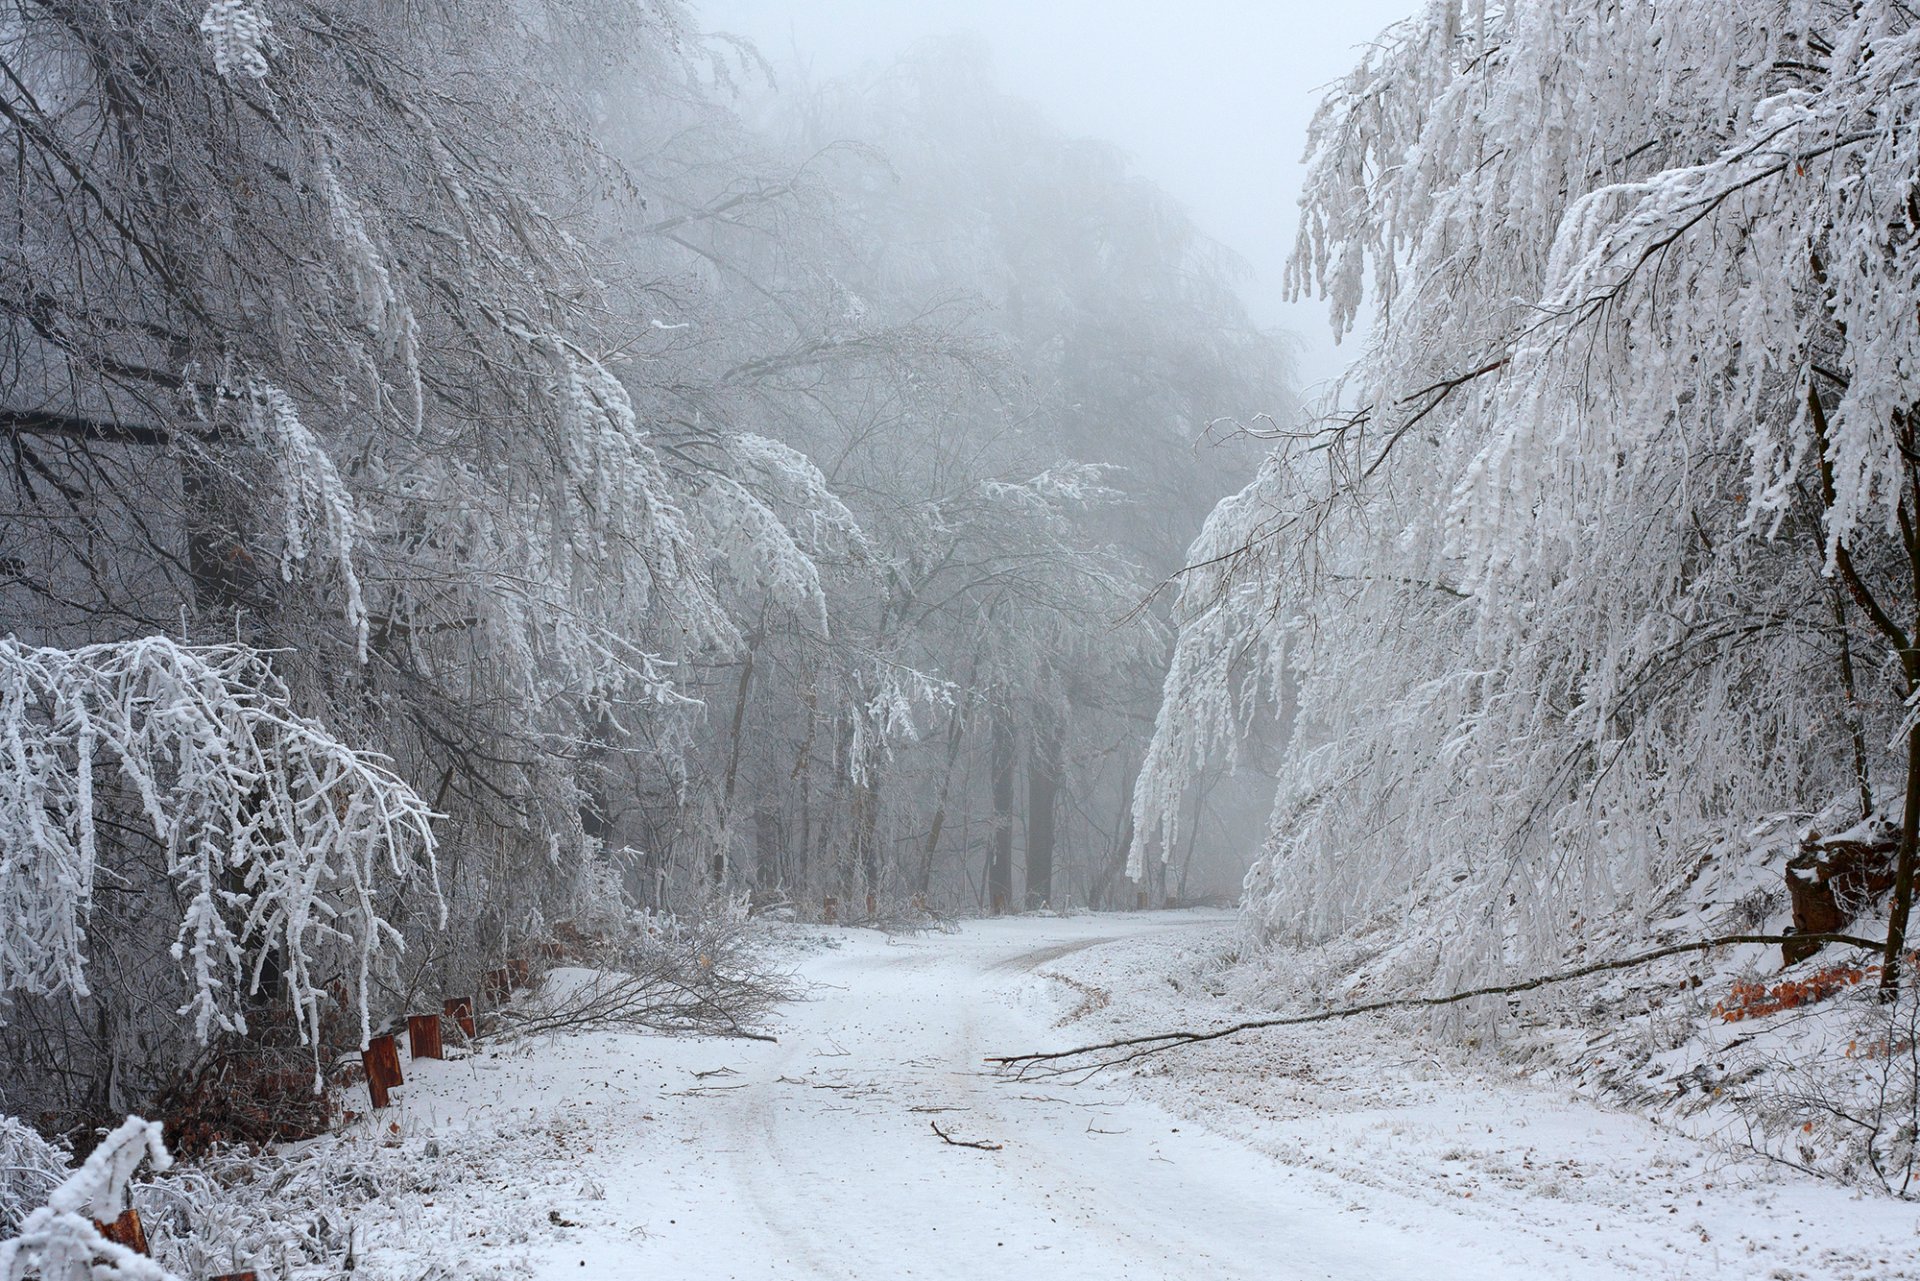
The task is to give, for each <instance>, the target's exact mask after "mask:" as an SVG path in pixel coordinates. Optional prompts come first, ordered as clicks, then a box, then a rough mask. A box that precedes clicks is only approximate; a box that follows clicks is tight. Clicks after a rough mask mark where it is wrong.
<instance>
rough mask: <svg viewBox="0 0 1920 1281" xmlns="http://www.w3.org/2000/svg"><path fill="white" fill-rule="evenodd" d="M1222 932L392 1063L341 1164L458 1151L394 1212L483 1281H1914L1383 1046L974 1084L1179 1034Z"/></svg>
mask: <svg viewBox="0 0 1920 1281" xmlns="http://www.w3.org/2000/svg"><path fill="white" fill-rule="evenodd" d="M1229 919H1230V918H1229V917H1227V916H1226V915H1225V914H1206V913H1161V914H1141V915H1117V916H1115V915H1106V916H1082V917H1076V918H1071V919H1065V920H1059V919H1048V918H1039V917H1024V918H1018V919H1010V920H999V921H989V922H973V923H969V924H967V925H966V926H964V927H963V928H962V929H961V931H960V932H959V933H957V934H948V935H941V934H927V935H922V936H917V937H908V938H896V939H891V940H889V939H887V938H886V937H884V936H882V935H880V934H877V933H872V932H869V931H860V930H833V931H825V932H815V933H816V936H817V937H816V940H815V941H814V942H813V943H811V944H810V945H808V946H807V947H805V948H804V949H803V950H802V952H801V954H800V960H799V962H798V964H799V976H800V978H801V979H802V980H803V981H804V982H805V983H806V984H807V986H808V989H809V993H810V995H809V998H808V999H806V1000H802V1001H799V1002H796V1003H794V1004H792V1005H790V1006H788V1007H786V1009H785V1010H784V1011H783V1013H782V1015H781V1017H780V1020H779V1023H778V1025H777V1027H776V1029H775V1030H776V1031H777V1032H778V1033H779V1040H778V1042H777V1043H774V1044H769V1043H763V1042H755V1041H739V1040H713V1039H674V1038H662V1037H648V1036H637V1035H628V1034H612V1033H594V1034H586V1035H573V1036H553V1037H543V1038H536V1039H533V1040H528V1041H521V1042H515V1043H511V1044H508V1045H506V1046H501V1047H494V1048H490V1049H483V1051H482V1052H481V1053H480V1054H478V1055H476V1056H474V1057H472V1058H468V1059H464V1060H460V1061H454V1062H448V1063H445V1064H420V1065H415V1068H416V1070H415V1072H414V1077H413V1079H412V1081H411V1082H410V1084H409V1086H408V1087H407V1089H406V1091H405V1097H404V1099H403V1102H402V1105H401V1107H402V1117H401V1120H400V1122H398V1123H395V1124H389V1122H388V1117H389V1116H391V1115H392V1114H382V1115H381V1117H380V1119H379V1123H378V1129H377V1130H376V1131H374V1132H373V1133H371V1134H370V1137H371V1138H373V1139H374V1140H376V1141H379V1142H384V1143H388V1144H400V1145H402V1146H408V1147H410V1146H412V1145H414V1144H417V1143H421V1142H424V1141H425V1140H426V1139H427V1137H428V1136H429V1135H431V1136H433V1137H434V1138H435V1140H436V1142H437V1143H438V1144H439V1149H440V1150H441V1151H445V1152H449V1153H453V1154H458V1153H461V1152H463V1151H464V1152H472V1153H475V1154H485V1159H484V1161H480V1160H478V1159H477V1160H476V1166H475V1169H476V1171H479V1170H480V1169H483V1168H485V1169H491V1170H494V1171H496V1173H492V1174H478V1173H477V1174H476V1175H475V1176H472V1177H469V1178H467V1179H465V1180H463V1181H461V1182H459V1183H458V1184H455V1183H453V1182H451V1181H449V1182H446V1183H443V1184H442V1185H441V1186H440V1187H439V1189H438V1190H437V1191H436V1192H434V1193H433V1196H432V1198H431V1199H427V1200H425V1201H424V1202H422V1203H419V1206H418V1208H417V1209H415V1210H412V1211H406V1210H403V1209H401V1207H396V1209H397V1210H400V1212H401V1213H403V1214H405V1215H406V1216H407V1217H409V1218H410V1219H411V1221H413V1222H415V1223H416V1224H423V1225H427V1226H426V1232H427V1233H428V1235H430V1236H434V1237H438V1238H439V1239H440V1240H442V1241H444V1242H447V1243H449V1244H453V1245H454V1247H455V1249H456V1250H457V1251H459V1252H460V1253H461V1254H462V1255H463V1257H470V1258H474V1259H484V1260H487V1261H489V1262H491V1263H493V1264H495V1265H497V1266H500V1267H503V1268H504V1269H505V1270H504V1271H502V1272H501V1273H499V1275H502V1276H515V1275H527V1274H528V1273H529V1272H530V1273H531V1275H533V1276H535V1277H539V1278H543V1279H547V1281H553V1279H557V1278H562V1277H565V1278H576V1279H577V1278H586V1277H591V1278H661V1279H662V1281H666V1279H669V1278H671V1279H674V1281H678V1279H680V1278H698V1279H700V1281H722V1279H732V1278H755V1279H760V1281H806V1279H810V1278H846V1279H849V1281H892V1279H893V1278H904V1277H915V1278H948V1277H950V1278H967V1279H968V1281H979V1279H980V1278H1000V1277H1008V1278H1029V1277H1031V1278H1042V1279H1044V1281H1074V1279H1077V1278H1101V1279H1103V1281H1105V1279H1110V1278H1117V1277H1137V1278H1156V1279H1164V1281H1175V1279H1179V1278H1209V1279H1213V1278H1233V1277H1259V1278H1262V1279H1263V1281H1290V1279H1302V1278H1337V1279H1338V1281H1365V1279H1367V1278H1395V1279H1406V1281H1414V1279H1421V1281H1424V1279H1426V1278H1452V1277H1460V1278H1469V1277H1470V1278H1506V1277H1513V1278H1527V1279H1528V1281H1535V1279H1536V1278H1568V1279H1570V1281H1571V1279H1582V1278H1596V1279H1598V1278H1618V1277H1629V1276H1631V1277H1675V1278H1678V1277H1687V1278H1703V1277H1728V1278H1733V1277H1742V1278H1744V1277H1777V1278H1815V1277H1823V1278H1824V1277H1832V1278H1862V1277H1874V1278H1888V1277H1892V1276H1896V1275H1897V1276H1902V1277H1904V1276H1909V1275H1912V1273H1911V1271H1910V1270H1909V1268H1908V1261H1909V1259H1910V1258H1911V1256H1912V1253H1913V1243H1914V1241H1915V1240H1916V1237H1915V1235H1914V1234H1915V1231H1916V1229H1920V1219H1916V1216H1915V1213H1914V1211H1913V1208H1912V1207H1911V1206H1903V1205H1900V1204H1899V1203H1896V1202H1891V1201H1885V1200H1880V1199H1876V1198H1867V1199H1864V1200H1863V1199H1860V1198H1855V1197H1851V1196H1849V1195H1848V1194H1847V1193H1846V1192H1845V1191H1844V1190H1843V1189H1839V1188H1836V1187H1833V1186H1831V1185H1824V1186H1821V1185H1813V1184H1810V1183H1808V1182H1807V1181H1806V1180H1804V1179H1801V1178H1800V1176H1797V1175H1784V1176H1783V1175H1781V1174H1778V1173H1775V1172H1771V1171H1767V1170H1761V1171H1759V1172H1758V1173H1757V1174H1755V1175H1753V1176H1752V1177H1751V1178H1749V1177H1747V1176H1746V1175H1742V1174H1741V1173H1740V1172H1739V1171H1737V1170H1734V1169H1729V1168H1728V1165H1727V1161H1726V1159H1725V1158H1724V1157H1716V1156H1714V1155H1713V1154H1712V1153H1711V1152H1709V1151H1708V1150H1707V1149H1706V1148H1704V1147H1702V1145H1700V1144H1699V1143H1698V1142H1697V1141H1695V1140H1692V1139H1688V1138H1686V1137H1685V1136H1683V1135H1678V1134H1674V1133H1672V1132H1670V1131H1667V1130H1664V1129H1660V1128H1658V1127H1654V1126H1652V1125H1649V1124H1648V1123H1647V1122H1646V1121H1645V1120H1643V1119H1641V1118H1636V1117H1633V1116H1631V1115H1625V1114H1621V1113H1617V1112H1612V1111H1608V1110H1606V1109H1603V1108H1599V1107H1596V1106H1594V1105H1592V1104H1589V1103H1584V1102H1581V1101H1579V1100H1570V1099H1569V1098H1568V1097H1567V1094H1566V1092H1565V1090H1564V1088H1562V1087H1557V1086H1553V1085H1552V1084H1550V1083H1541V1084H1528V1083H1525V1082H1520V1081H1516V1080H1513V1079H1512V1078H1510V1077H1507V1076H1504V1075H1502V1074H1500V1073H1499V1072H1497V1071H1489V1072H1486V1073H1484V1074H1482V1073H1478V1072H1477V1071H1476V1070H1475V1069H1473V1068H1472V1067H1471V1066H1470V1065H1469V1066H1467V1067H1465V1068H1463V1067H1461V1065H1459V1064H1454V1063H1448V1064H1445V1065H1441V1064H1440V1062H1439V1060H1438V1059H1437V1058H1435V1057H1434V1053H1433V1052H1432V1051H1430V1050H1428V1049H1421V1048H1419V1047H1416V1046H1411V1045H1408V1044H1406V1043H1404V1042H1397V1041H1395V1040H1394V1039H1393V1036H1392V1033H1391V1032H1388V1031H1386V1030H1385V1029H1381V1028H1375V1029H1371V1030H1366V1029H1361V1028H1358V1027H1357V1026H1353V1025H1349V1027H1348V1028H1347V1029H1346V1030H1344V1031H1342V1032H1340V1033H1338V1034H1337V1036H1338V1038H1339V1039H1333V1037H1334V1034H1329V1035H1328V1037H1327V1038H1325V1039H1321V1040H1318V1041H1316V1040H1314V1039H1312V1038H1311V1037H1307V1036H1290V1037H1288V1038H1287V1040H1286V1041H1285V1042H1284V1044H1282V1045H1278V1046H1275V1045H1264V1046H1263V1045H1250V1046H1245V1047H1242V1048H1241V1050H1240V1051H1239V1052H1237V1054H1220V1055H1216V1056H1215V1057H1214V1058H1212V1059H1208V1058H1205V1057H1199V1056H1196V1057H1195V1058H1192V1059H1185V1058H1183V1059H1181V1060H1180V1061H1179V1063H1178V1065H1177V1070H1176V1071H1174V1072H1173V1073H1171V1074H1170V1075H1167V1076H1164V1077H1158V1078H1155V1079H1153V1080H1151V1081H1150V1082H1140V1081H1137V1080H1134V1079H1132V1078H1127V1077H1114V1078H1112V1079H1107V1078H1096V1079H1095V1080H1093V1081H1089V1082H1081V1083H1071V1082H1063V1081H1019V1080H1009V1079H1006V1078H1004V1077H1002V1076H999V1075H996V1074H995V1073H993V1072H992V1071H990V1070H989V1069H988V1068H987V1067H986V1066H985V1065H984V1063H983V1059H984V1058H985V1057H986V1056H987V1055H989V1054H992V1053H997V1052H1006V1051H1019V1050H1026V1049H1032V1048H1036V1047H1056V1046H1059V1045H1061V1044H1071V1043H1076V1042H1080V1041H1084V1040H1088V1039H1100V1038H1102V1037H1104V1036H1108V1035H1113V1034H1114V1033H1115V1032H1116V1031H1126V1030H1137V1029H1136V1028H1133V1027H1132V1024H1133V1023H1135V1022H1137V1021H1138V1020H1139V1018H1141V1017H1143V1016H1142V1015H1141V1013H1140V1011H1142V1010H1145V1011H1149V1012H1150V1013H1149V1014H1148V1015H1147V1016H1146V1017H1151V1018H1154V1019H1159V1020H1166V1019H1173V1018H1177V1017H1179V1012H1180V1011H1182V1010H1185V1011H1186V1012H1187V1016H1188V1017H1190V1018H1192V1019H1193V1020H1195V1021H1198V1022H1207V1023H1211V1022H1212V1021H1214V1020H1215V1019H1216V1018H1219V1017H1220V1015H1221V1012H1220V1011H1218V1010H1214V1009H1211V1008H1210V1007H1209V1006H1208V1004H1207V998H1206V997H1205V996H1204V994H1202V993H1199V992H1195V991H1193V989H1192V988H1191V986H1188V984H1190V983H1191V980H1192V972H1191V969H1190V968H1189V969H1186V970H1182V967H1181V965H1180V961H1179V958H1180V955H1181V953H1182V952H1183V951H1184V952H1185V953H1186V954H1187V957H1188V959H1189V960H1191V958H1192V957H1193V956H1194V955H1197V954H1205V955H1214V954H1217V952H1218V950H1219V949H1220V948H1222V947H1224V946H1228V945H1230V943H1231V939H1232V934H1231V931H1230V930H1229V929H1228V928H1227V925H1228V922H1229ZM1170 983H1172V984H1176V985H1180V986H1181V990H1180V991H1179V992H1177V993H1176V992H1173V991H1172V990H1171V989H1170V988H1169V986H1168V985H1169V984H1170ZM1143 1085H1150V1086H1151V1089H1150V1090H1143V1089H1142V1088H1141V1087H1142V1086H1143ZM1149 1095H1152V1096H1154V1097H1157V1098H1158V1099H1160V1100H1161V1103H1164V1104H1165V1106H1164V1107H1163V1106H1162V1105H1161V1103H1156V1102H1153V1101H1150V1099H1149V1097H1148V1096H1149ZM1168 1109H1172V1110H1168ZM1193 1118H1203V1120H1196V1119H1193ZM935 1124H938V1125H939V1126H940V1128H941V1129H943V1130H945V1131H946V1132H947V1133H948V1134H949V1135H950V1136H951V1138H952V1139H954V1140H956V1141H957V1142H960V1143H984V1144H990V1145H998V1146H997V1147H991V1148H974V1147H965V1146H956V1145H954V1144H950V1143H948V1142H946V1141H944V1140H943V1139H942V1138H941V1137H940V1136H939V1135H938V1134H936V1133H935V1132H934V1129H933V1126H934V1125H935ZM501 1172H504V1176H503V1173H501ZM1789 1264H1790V1265H1791V1266H1786V1265H1789ZM407 1275H413V1273H407Z"/></svg>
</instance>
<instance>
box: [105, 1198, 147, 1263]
mask: <svg viewBox="0 0 1920 1281" xmlns="http://www.w3.org/2000/svg"><path fill="white" fill-rule="evenodd" d="M93 1226H94V1227H96V1228H98V1229H99V1231H100V1235H101V1236H103V1237H105V1238H106V1239H107V1240H109V1241H111V1242H113V1243H114V1244H115V1245H118V1246H125V1247H126V1248H127V1249H129V1250H132V1251H133V1252H134V1253H135V1254H152V1253H153V1251H151V1250H149V1249H148V1248H147V1228H146V1225H145V1224H143V1223H141V1222H140V1211H138V1210H136V1209H134V1208H133V1207H132V1206H128V1207H127V1208H126V1209H124V1210H122V1211H121V1212H120V1217H119V1218H117V1219H115V1220H114V1221H113V1222H111V1223H103V1222H101V1221H100V1220H99V1219H95V1220H94V1221H93Z"/></svg>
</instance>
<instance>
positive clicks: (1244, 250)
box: [700, 0, 1419, 385]
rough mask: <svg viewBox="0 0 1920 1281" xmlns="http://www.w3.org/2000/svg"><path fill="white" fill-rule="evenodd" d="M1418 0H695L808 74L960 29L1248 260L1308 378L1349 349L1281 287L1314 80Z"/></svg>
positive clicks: (1260, 312)
mask: <svg viewBox="0 0 1920 1281" xmlns="http://www.w3.org/2000/svg"><path fill="white" fill-rule="evenodd" d="M1418 7H1419V5H1418V0H1322V2H1320V3H1303V2H1302V0H1266V2H1265V3H1262V2H1261V0H1185V3H1183V4H1179V5H1174V4H1169V3H1167V0H701V5H700V11H701V13H702V14H703V15H704V16H705V19H706V24H707V25H708V26H709V27H710V28H712V29H715V30H721V31H730V32H734V33H737V34H740V35H744V36H748V37H750V38H752V39H753V40H754V41H755V42H756V43H758V44H759V45H760V46H761V47H762V48H763V49H764V50H765V51H766V52H767V54H768V55H769V56H770V57H771V58H772V59H773V60H774V61H775V62H783V61H786V60H787V59H788V58H789V57H790V56H791V55H792V54H793V53H794V52H796V51H797V52H798V53H799V54H800V55H801V56H802V57H803V58H805V59H807V60H808V61H809V62H810V63H811V65H812V69H813V73H814V74H815V75H816V76H831V75H835V74H838V73H840V72H843V71H846V70H849V69H851V68H853V67H857V66H859V65H860V64H861V63H863V62H867V61H870V60H874V59H883V58H887V57H890V56H892V55H894V54H896V53H898V52H900V51H902V50H904V49H906V48H907V47H909V46H911V45H912V44H914V43H915V42H916V41H919V40H922V39H925V38H927V37H929V36H940V35H948V34H952V33H954V32H959V31H970V32H974V33H977V34H979V35H980V36H982V37H983V38H985V39H986V41H987V42H988V44H989V45H990V46H991V47H992V49H993V51H994V61H995V64H996V66H997V67H998V68H999V71H1000V77H1001V81H1002V83H1003V84H1004V85H1005V87H1006V88H1008V89H1010V90H1011V91H1013V92H1015V93H1017V94H1020V95H1021V96H1023V97H1026V98H1029V99H1032V100H1033V101H1035V102H1037V103H1039V104H1040V105H1041V106H1042V107H1044V108H1045V109H1046V111H1047V113H1048V114H1049V115H1051V116H1052V117H1053V118H1054V119H1055V120H1056V121H1058V122H1059V123H1060V124H1061V125H1062V126H1063V127H1064V128H1066V129H1067V130H1069V131H1070V132H1074V133H1082V134H1091V135H1095V136H1098V137H1102V138H1106V139H1109V140H1110V141H1112V142H1115V143H1118V144H1119V145H1120V146H1121V147H1122V148H1124V149H1125V150H1126V151H1127V152H1128V153H1130V154H1131V155H1132V156H1133V157H1134V159H1135V161H1136V162H1137V163H1138V166H1139V169H1140V171H1141V172H1142V173H1144V174H1146V175H1147V176H1148V177H1150V178H1152V179H1153V180H1154V181H1156V182H1158V183H1159V184H1160V185H1161V186H1163V187H1165V188H1166V189H1167V190H1168V191H1170V192H1171V193H1173V195H1174V196H1176V197H1177V198H1178V199H1179V200H1180V201H1181V202H1182V203H1184V204H1185V205H1186V206H1187V207H1188V208H1189V209H1191V210H1192V211H1193V214H1194V217H1195V220H1196V221H1198V222H1199V223H1200V225H1201V227H1202V228H1203V229H1204V230H1206V231H1207V232H1208V233H1209V234H1211V235H1213V236H1215V237H1216V238H1218V239H1219V240H1221V241H1223V242H1224V243H1226V244H1227V245H1229V246H1230V247H1231V248H1233V249H1234V250H1235V251H1236V252H1238V253H1239V254H1240V255H1241V256H1242V257H1244V258H1246V259H1247V260H1248V262H1249V263H1250V264H1251V265H1252V267H1253V269H1254V271H1255V273H1256V275H1255V278H1254V279H1252V280H1250V281H1248V282H1247V285H1246V292H1247V295H1248V298H1249V300H1250V301H1251V303H1252V305H1253V310H1254V314H1255V315H1256V316H1257V317H1258V318H1259V319H1261V320H1262V321H1264V322H1267V323H1271V324H1275V325H1279V326H1281V327H1284V328H1286V329H1290V330H1293V331H1295V332H1296V333H1298V334H1299V336H1300V338H1301V340H1302V343H1303V347H1302V352H1301V358H1300V374H1301V380H1302V382H1303V384H1306V385H1311V384H1312V383H1314V382H1316V381H1318V380H1320V379H1324V378H1326V377H1328V376H1330V375H1332V374H1334V373H1336V372H1338V370H1339V369H1340V368H1341V367H1342V366H1343V365H1344V364H1345V361H1346V358H1347V356H1348V355H1349V354H1350V353H1351V352H1352V350H1353V344H1352V341H1351V340H1349V342H1348V343H1347V344H1346V345H1345V346H1343V347H1340V348H1335V347H1334V345H1333V342H1332V340H1331V336H1330V335H1329V332H1328V330H1327V325H1326V313H1325V310H1324V308H1323V307H1322V306H1321V305H1320V304H1318V303H1311V304H1301V305H1290V304H1288V303H1286V302H1284V301H1283V300H1282V299H1281V296H1280V279H1281V268H1282V265H1283V264H1284V262H1285V260H1286V255H1287V252H1288V250H1289V249H1290V248H1291V246H1292V244H1293V227H1294V219H1295V201H1296V200H1297V198H1298V196H1299V191H1300V181H1301V174H1302V167H1301V165H1300V163H1299V161H1300V153H1301V151H1302V149H1303V147H1304V146H1305V143H1306V130H1307V121H1308V119H1309V118H1310V117H1311V116H1312V114H1313V108H1314V105H1315V103H1316V102H1317V101H1318V96H1319V95H1318V90H1319V89H1320V87H1321V86H1323V85H1325V84H1326V83H1327V82H1328V81H1329V80H1331V79H1333V78H1334V77H1336V76H1338V75H1339V74H1341V73H1342V72H1344V71H1345V70H1347V68H1348V67H1349V66H1350V65H1351V64H1352V63H1353V62H1354V60H1355V59H1356V57H1357V53H1356V49H1357V46H1359V45H1360V44H1362V43H1364V42H1365V41H1367V40H1368V39H1370V38H1371V37H1372V36H1374V35H1375V34H1376V33H1378V32H1379V31H1380V29H1381V28H1383V27H1385V26H1387V25H1388V24H1389V23H1391V22H1393V21H1394V20H1396V19H1398V18H1401V17H1404V16H1406V15H1408V14H1409V13H1411V12H1413V11H1414V10H1415V9H1417V8H1418Z"/></svg>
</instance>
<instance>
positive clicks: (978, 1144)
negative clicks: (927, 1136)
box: [927, 1121, 1002, 1152]
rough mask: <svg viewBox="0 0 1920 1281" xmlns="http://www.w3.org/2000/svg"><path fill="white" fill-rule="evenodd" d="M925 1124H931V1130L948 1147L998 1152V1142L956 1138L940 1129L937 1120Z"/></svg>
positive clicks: (999, 1145) (999, 1146)
mask: <svg viewBox="0 0 1920 1281" xmlns="http://www.w3.org/2000/svg"><path fill="white" fill-rule="evenodd" d="M927 1124H928V1125H930V1126H932V1127H933V1132H934V1133H935V1134H937V1135H939V1136H940V1141H941V1142H942V1143H945V1144H946V1145H947V1146H949V1147H955V1148H978V1149H979V1150H980V1151H982V1152H998V1151H999V1150H1000V1148H1001V1146H1002V1145H1001V1144H998V1143H989V1142H987V1141H986V1140H985V1139H956V1138H954V1137H953V1136H952V1135H951V1134H948V1133H947V1132H946V1131H945V1130H943V1129H941V1128H940V1123H939V1122H938V1121H929V1122H927Z"/></svg>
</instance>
